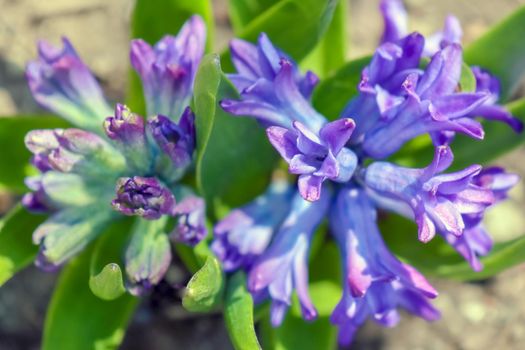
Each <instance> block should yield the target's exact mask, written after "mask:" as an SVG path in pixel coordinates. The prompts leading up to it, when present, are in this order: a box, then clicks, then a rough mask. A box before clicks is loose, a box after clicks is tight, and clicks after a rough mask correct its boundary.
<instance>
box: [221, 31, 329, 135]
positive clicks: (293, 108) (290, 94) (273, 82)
mask: <svg viewBox="0 0 525 350" xmlns="http://www.w3.org/2000/svg"><path fill="white" fill-rule="evenodd" d="M230 50H231V54H232V62H233V65H234V66H235V68H236V69H237V73H236V74H228V78H229V79H230V80H231V81H232V83H233V84H234V85H235V87H236V88H237V90H238V91H239V93H240V95H241V99H240V100H223V101H221V106H222V108H223V109H224V110H226V111H227V112H230V113H231V114H233V115H240V116H242V115H250V116H253V117H255V118H257V119H258V120H259V121H260V122H262V123H263V125H278V126H282V127H286V128H291V126H292V121H294V120H298V121H300V122H302V123H303V124H305V125H307V126H308V127H309V128H312V129H313V130H315V131H317V130H318V129H319V128H320V127H321V126H322V125H323V124H324V123H325V119H324V118H323V116H321V115H320V114H319V113H317V112H316V111H315V110H314V109H313V108H312V107H311V106H310V104H309V103H308V99H309V98H310V95H311V93H312V91H313V89H314V87H315V86H316V84H317V82H318V78H317V76H316V75H315V74H313V73H312V72H307V73H306V74H305V75H304V76H302V75H300V73H299V70H298V69H297V67H296V65H295V63H294V62H293V61H292V60H291V59H290V58H289V57H288V56H287V55H286V54H284V53H283V52H282V51H280V50H279V49H277V48H276V47H275V46H274V45H273V44H272V43H271V41H270V40H269V38H268V36H267V35H266V34H264V33H262V34H261V35H260V36H259V39H258V45H257V46H255V45H253V44H251V43H248V42H246V41H244V40H239V39H234V40H232V41H231V43H230ZM291 101H293V103H291ZM246 113H248V114H246Z"/></svg>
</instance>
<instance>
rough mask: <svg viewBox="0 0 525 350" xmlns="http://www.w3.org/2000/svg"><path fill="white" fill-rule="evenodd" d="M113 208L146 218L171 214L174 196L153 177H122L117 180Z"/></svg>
mask: <svg viewBox="0 0 525 350" xmlns="http://www.w3.org/2000/svg"><path fill="white" fill-rule="evenodd" d="M115 192H116V195H117V196H116V198H115V199H114V200H113V201H112V202H111V204H112V206H113V208H114V209H115V210H117V211H119V212H120V213H122V214H124V215H138V216H141V217H143V218H145V219H148V220H156V219H159V218H160V217H161V216H162V215H171V214H172V213H173V208H174V206H175V197H174V196H173V194H172V193H171V192H170V190H168V189H167V188H166V187H164V185H162V184H161V183H160V182H159V181H158V180H157V179H156V178H153V177H140V176H134V177H128V178H126V177H124V178H120V179H119V180H118V181H117V186H116V189H115Z"/></svg>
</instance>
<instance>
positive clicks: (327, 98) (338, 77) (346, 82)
mask: <svg viewBox="0 0 525 350" xmlns="http://www.w3.org/2000/svg"><path fill="white" fill-rule="evenodd" d="M370 59H371V57H370V56H367V57H363V58H359V59H356V60H353V61H350V62H348V63H347V64H345V65H344V66H343V67H341V68H340V69H339V70H338V71H337V72H335V74H334V75H332V76H331V77H329V78H328V79H325V80H323V81H321V83H319V86H318V87H317V88H316V89H315V90H314V94H313V99H312V102H313V105H314V107H315V108H316V109H317V110H318V111H319V112H320V113H321V114H323V115H324V116H325V117H326V118H328V119H330V120H334V119H337V118H339V116H340V114H341V112H342V111H343V109H344V107H345V106H346V104H347V103H348V101H350V99H351V98H352V97H354V96H356V95H357V92H358V91H357V86H358V84H359V81H360V80H361V71H362V70H363V68H365V67H366V65H367V64H368V63H369V62H370ZM349 117H351V116H349Z"/></svg>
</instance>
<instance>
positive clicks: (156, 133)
mask: <svg viewBox="0 0 525 350" xmlns="http://www.w3.org/2000/svg"><path fill="white" fill-rule="evenodd" d="M148 130H149V132H150V134H151V135H152V136H153V139H154V140H155V142H156V143H157V145H158V146H159V147H160V149H161V150H162V151H163V152H164V153H165V154H166V155H168V157H169V158H170V160H171V162H172V164H173V165H174V166H175V167H176V168H179V169H180V170H186V168H187V167H188V166H189V165H190V164H191V161H192V158H193V152H194V150H195V115H194V114H193V112H192V111H191V109H190V108H189V107H187V108H186V109H185V110H184V113H183V114H182V117H181V118H180V121H179V122H178V123H174V122H173V121H171V120H170V119H169V118H167V117H165V116H162V115H158V116H154V117H151V118H149V119H148Z"/></svg>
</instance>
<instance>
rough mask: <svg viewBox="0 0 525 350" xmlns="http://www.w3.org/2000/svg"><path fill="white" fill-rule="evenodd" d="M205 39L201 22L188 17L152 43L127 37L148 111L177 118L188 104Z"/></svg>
mask: <svg viewBox="0 0 525 350" xmlns="http://www.w3.org/2000/svg"><path fill="white" fill-rule="evenodd" d="M205 42H206V28H205V24H204V22H203V21H202V19H201V18H200V17H199V16H193V17H191V18H190V19H189V20H188V21H187V22H186V23H185V24H184V26H183V27H182V28H181V30H180V31H179V34H178V35H177V36H171V35H166V36H165V37H163V38H162V39H161V40H160V41H159V42H158V43H156V44H155V45H154V46H153V47H151V46H150V45H149V44H148V43H146V42H145V41H143V40H141V39H137V40H132V41H131V52H130V59H131V65H132V66H133V68H135V70H136V71H137V73H138V75H139V76H140V78H141V80H142V86H143V87H144V95H145V97H146V101H147V103H146V105H147V112H148V115H156V114H161V115H164V116H168V117H169V118H172V119H173V120H177V119H178V118H179V117H180V116H181V115H182V112H183V110H184V109H185V108H186V107H187V106H188V105H189V103H190V99H191V96H192V91H193V80H194V77H195V73H196V72H197V67H198V65H199V62H200V59H201V58H202V56H203V54H204V43H205Z"/></svg>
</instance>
